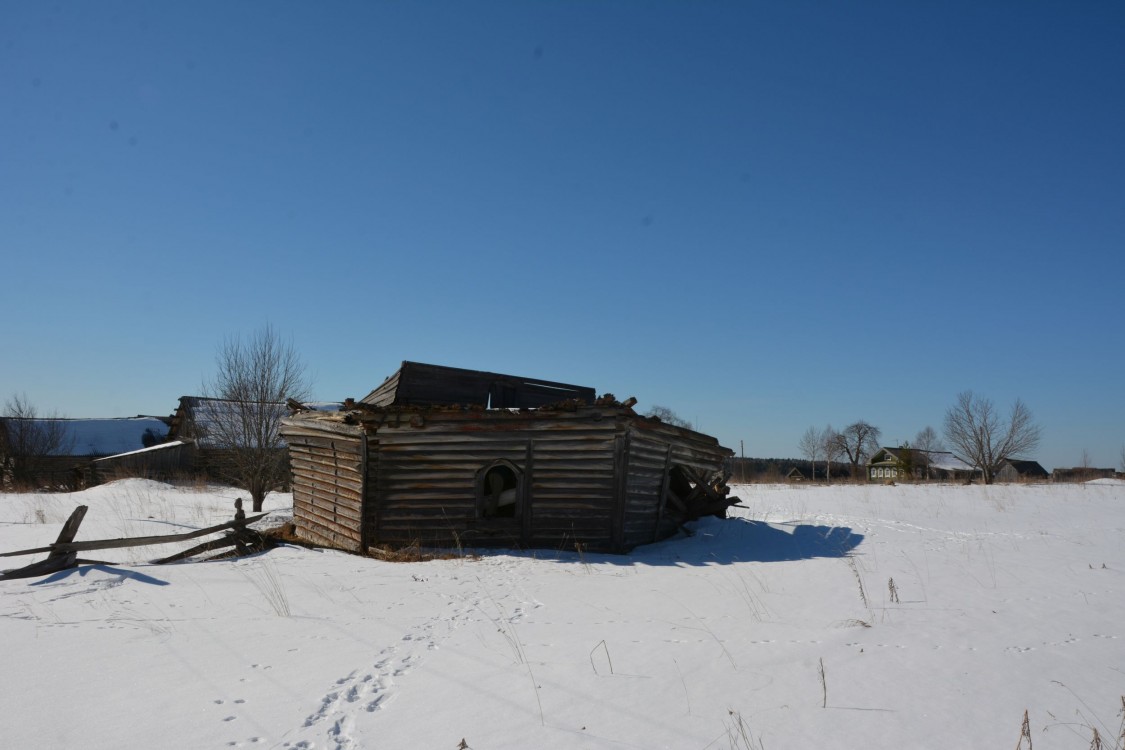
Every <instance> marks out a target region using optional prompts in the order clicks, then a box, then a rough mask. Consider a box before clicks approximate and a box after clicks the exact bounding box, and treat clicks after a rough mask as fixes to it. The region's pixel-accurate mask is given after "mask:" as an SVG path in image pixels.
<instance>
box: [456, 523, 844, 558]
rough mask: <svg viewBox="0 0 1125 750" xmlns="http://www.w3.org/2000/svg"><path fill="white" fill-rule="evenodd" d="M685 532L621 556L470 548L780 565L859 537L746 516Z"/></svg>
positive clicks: (840, 551)
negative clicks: (755, 519) (766, 521)
mask: <svg viewBox="0 0 1125 750" xmlns="http://www.w3.org/2000/svg"><path fill="white" fill-rule="evenodd" d="M687 530H688V533H687V534H685V533H683V532H680V533H679V534H676V535H675V536H673V537H671V538H669V539H665V540H663V541H660V542H656V543H654V544H645V545H641V546H639V547H637V548H635V549H634V550H633V551H632V552H630V553H628V554H625V555H607V554H601V553H593V552H583V553H578V552H574V551H570V550H554V551H552V550H522V551H516V550H498V549H491V550H488V549H475V550H473V552H474V554H479V555H481V556H485V557H487V556H491V555H518V556H521V557H534V558H537V559H540V560H542V559H548V560H555V561H558V562H568V563H586V564H604V565H684V566H687V565H730V564H732V563H740V562H762V563H769V562H783V561H792V560H811V559H814V558H818V557H847V556H848V555H849V554H850V553H851V552H852V550H854V549H855V548H856V547H858V546H859V545H860V544H861V543H862V542H863V535H862V534H857V533H855V532H853V531H852V530H851V529H850V528H848V527H846V526H812V525H809V524H794V525H788V524H768V523H765V522H763V521H751V520H749V519H745V518H728V519H718V518H704V519H700V520H699V521H696V522H694V523H692V524H689V526H688V529H687Z"/></svg>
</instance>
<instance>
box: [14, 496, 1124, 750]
mask: <svg viewBox="0 0 1125 750" xmlns="http://www.w3.org/2000/svg"><path fill="white" fill-rule="evenodd" d="M735 492H736V494H738V495H739V496H740V497H742V498H743V502H744V503H745V505H746V508H745V509H741V510H738V511H737V514H738V517H737V518H734V519H730V520H727V521H719V520H717V519H708V520H707V521H705V522H701V523H699V524H697V525H696V526H695V534H694V536H692V537H690V538H677V539H672V540H668V541H666V542H662V543H660V544H655V545H652V546H649V547H642V548H639V549H637V550H636V551H635V552H634V553H633V554H631V555H628V556H621V557H614V556H600V555H591V554H586V555H579V554H578V553H576V552H575V551H574V550H564V551H556V552H550V551H529V552H521V553H507V554H504V553H487V554H485V555H483V556H480V557H469V556H466V557H464V558H459V559H453V560H443V561H435V562H426V563H388V562H381V561H378V560H374V559H365V558H361V557H356V556H351V555H346V554H342V553H338V552H330V551H313V550H307V549H303V548H296V547H286V548H281V549H276V550H273V551H271V552H268V553H266V554H264V555H260V556H257V557H253V558H248V559H242V560H237V561H222V562H211V563H195V564H180V565H167V566H157V565H150V564H148V563H146V562H145V561H146V560H148V559H151V558H156V557H160V556H163V555H167V554H170V553H171V552H173V551H175V549H176V547H174V546H171V545H168V546H159V547H145V548H135V549H131V550H109V551H105V552H98V553H89V555H88V556H90V557H98V558H103V559H106V560H111V561H114V562H113V564H108V565H101V566H95V567H83V568H81V569H79V570H74V571H67V572H64V573H60V574H56V575H53V576H50V577H47V578H44V579H30V580H18V581H6V582H0V653H2V654H3V657H2V661H0V664H2V665H3V670H2V675H3V679H2V680H0V745H2V746H4V747H20V748H222V747H291V748H295V747H316V748H393V749H395V750H398V749H400V748H438V749H443V750H455V749H456V748H460V747H468V748H473V750H496V749H497V748H645V749H646V750H651V749H652V748H687V749H694V750H703V749H704V748H769V749H770V750H776V749H778V748H895V750H902V748H984V747H989V748H995V747H1003V748H1014V747H1016V746H1017V742H1019V741H1020V734H1021V725H1022V722H1023V716H1024V711H1025V710H1026V711H1027V712H1028V715H1029V719H1030V731H1031V738H1032V740H1033V742H1034V746H1035V748H1037V749H1038V750H1057V749H1060V748H1081V749H1083V750H1085V748H1088V747H1090V746H1091V740H1092V738H1093V733H1094V730H1095V729H1096V730H1097V731H1098V733H1099V735H1100V738H1101V741H1102V743H1103V747H1106V748H1110V747H1118V748H1120V747H1122V746H1123V742H1122V739H1121V726H1122V721H1123V719H1125V717H1123V716H1122V713H1121V711H1122V701H1123V699H1122V695H1125V483H1121V482H1116V481H1113V480H1100V481H1098V482H1092V483H1088V484H1084V485H1070V486H1065V485H1064V486H1047V485H1044V486H992V487H981V486H973V487H963V486H901V485H900V486H897V487H886V486H836V487H831V488H826V487H788V486H773V485H763V486H759V485H756V486H749V487H736V488H735ZM237 494H238V493H237V491H235V490H231V489H228V488H214V487H212V488H209V489H207V490H202V491H201V490H189V489H177V488H173V487H170V486H168V485H163V484H159V483H155V482H149V481H144V480H126V481H121V482H116V483H114V484H111V485H107V486H103V487H97V488H94V489H91V490H87V491H85V492H81V493H75V494H59V495H49V494H38V495H0V551H9V550H15V549H22V548H28V547H35V546H42V545H45V544H47V543H49V542H51V541H54V538H55V536H56V535H57V534H58V531H59V528H60V526H61V523H62V521H63V520H65V518H66V517H67V516H68V515H69V513H70V511H71V510H72V509H73V507H74V506H75V505H78V504H87V505H89V506H90V510H89V513H88V514H87V516H86V520H85V522H84V523H83V525H82V528H81V530H80V532H79V535H78V539H80V540H81V539H95V538H105V537H115V536H123V535H139V534H159V533H175V532H179V531H184V530H189V529H191V528H199V527H203V526H206V525H208V524H211V523H221V522H223V521H226V520H229V519H230V517H231V515H232V501H233V499H234V498H235V497H236V496H237ZM289 503H290V499H289V497H288V496H286V495H274V496H271V497H270V499H269V500H268V501H267V509H274V510H276V511H277V512H276V514H275V516H276V517H277V518H284V517H286V516H287V515H288V513H289V511H290V508H289ZM189 544H191V543H181V544H180V545H179V547H181V548H182V547H186V546H188V545H189ZM41 558H42V556H39V557H22V558H4V559H2V560H0V564H2V565H3V567H17V566H20V565H24V564H26V563H28V562H32V561H33V560H36V559H41ZM892 579H893V581H894V590H895V592H896V596H892V591H891V587H890V585H889V584H890V581H891V580H892ZM822 669H823V678H822V677H821V674H822V672H821V670H822ZM1023 747H1025V748H1026V747H1030V745H1029V744H1028V743H1027V740H1026V739H1025V740H1024V741H1023Z"/></svg>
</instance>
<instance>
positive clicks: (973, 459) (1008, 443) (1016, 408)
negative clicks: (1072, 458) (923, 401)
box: [945, 391, 1041, 484]
mask: <svg viewBox="0 0 1125 750" xmlns="http://www.w3.org/2000/svg"><path fill="white" fill-rule="evenodd" d="M1040 434H1041V431H1040V428H1039V426H1038V425H1037V424H1035V422H1034V421H1033V419H1032V416H1031V410H1030V409H1028V408H1027V405H1026V404H1024V403H1023V401H1020V400H1019V399H1018V398H1017V399H1016V401H1015V403H1014V404H1012V409H1011V411H1010V412H1009V414H1008V417H1007V418H1006V419H1005V418H1004V417H1002V416H1001V415H1000V413H999V412H997V410H996V407H995V406H994V405H993V404H992V401H991V399H987V398H983V397H981V396H975V395H973V392H972V391H964V392H963V393H960V394H958V395H957V403H956V404H954V405H953V406H951V407H950V408H949V410H948V411H946V412H945V439H946V440H947V441H948V442H949V445H950V446H951V447H952V448H953V450H954V451H955V452H957V453H959V454H960V457H961V458H962V459H964V460H965V461H967V462H968V463H970V464H972V465H973V466H974V467H976V468H978V469H980V471H981V475H982V477H983V478H984V482H985V484H992V482H993V480H994V479H995V477H996V472H997V471H998V470H999V469H1000V465H1001V464H1002V463H1003V462H1004V461H1006V460H1008V459H1009V458H1021V457H1025V456H1027V455H1028V454H1030V453H1031V452H1032V451H1034V450H1035V449H1036V448H1037V447H1038V446H1039V437H1040Z"/></svg>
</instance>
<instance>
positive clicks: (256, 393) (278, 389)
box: [200, 325, 309, 513]
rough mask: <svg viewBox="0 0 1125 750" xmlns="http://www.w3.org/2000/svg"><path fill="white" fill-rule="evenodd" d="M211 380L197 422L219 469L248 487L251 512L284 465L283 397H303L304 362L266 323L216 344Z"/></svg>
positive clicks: (282, 472)
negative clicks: (213, 450) (244, 336)
mask: <svg viewBox="0 0 1125 750" xmlns="http://www.w3.org/2000/svg"><path fill="white" fill-rule="evenodd" d="M215 364H216V373H215V377H214V379H213V380H211V381H210V382H207V383H205V384H204V386H203V392H204V394H205V395H206V396H207V397H208V398H211V399H216V400H215V401H210V402H206V405H205V407H204V412H203V414H202V415H201V416H202V417H203V419H204V421H205V424H203V425H200V426H201V427H202V431H203V432H204V434H205V435H206V440H207V441H208V442H209V444H210V445H211V446H213V447H215V448H218V449H220V450H221V451H222V452H223V454H224V456H225V460H224V461H223V462H222V465H221V466H220V467H219V471H220V473H221V474H223V475H224V478H226V479H227V480H228V481H230V482H231V483H232V484H234V485H235V486H237V487H241V488H242V489H244V490H246V491H247V492H248V493H250V498H251V500H253V503H254V512H255V513H258V512H261V510H262V502H263V501H264V500H265V497H266V494H267V493H268V492H269V491H270V490H273V489H274V488H276V487H277V486H278V485H279V484H281V483H282V482H283V481H284V480H285V478H286V474H287V472H288V471H289V461H288V451H287V450H286V446H285V442H284V440H283V439H282V437H281V434H280V432H279V428H280V427H281V419H282V418H283V417H284V416H285V415H286V414H287V413H288V410H287V409H286V406H285V402H286V400H287V399H290V398H292V399H296V400H297V401H304V400H307V399H308V393H309V384H308V380H307V378H306V375H305V366H304V364H303V363H302V361H301V358H300V357H299V356H298V354H297V352H296V350H295V349H294V348H293V346H292V344H288V343H285V342H283V341H282V340H281V337H280V336H279V335H278V333H277V332H276V331H275V330H274V329H273V328H272V327H271V326H268V325H267V326H265V327H264V328H262V329H260V330H258V331H257V332H255V333H254V334H253V335H251V336H250V337H249V338H247V339H245V340H243V339H242V338H241V337H238V336H235V337H233V338H228V339H226V340H225V341H224V342H223V344H222V346H220V347H219V351H218V354H217V356H216V360H215Z"/></svg>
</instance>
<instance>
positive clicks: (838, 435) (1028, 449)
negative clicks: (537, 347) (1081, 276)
mask: <svg viewBox="0 0 1125 750" xmlns="http://www.w3.org/2000/svg"><path fill="white" fill-rule="evenodd" d="M943 427H944V430H943V434H944V438H945V440H944V442H943V440H942V438H941V437H940V436H939V435H938V433H937V431H936V430H935V429H934V428H933V427H931V426H930V425H926V426H925V427H924V428H922V429H921V430H919V431H918V434H917V435H915V437H914V441H913V442H906V443H904V444H903V445H901V446H898V447H901V448H906V449H913V450H918V451H927V452H929V451H945V450H948V451H951V452H952V453H953V454H954V455H956V456H957V457H958V458H960V459H961V460H963V461H965V462H966V463H967V464H969V465H970V466H972V467H973V468H974V469H977V470H979V471H980V472H981V478H982V479H983V480H984V483H985V484H992V483H993V481H995V478H996V473H997V472H998V471H999V470H1000V467H1001V466H1002V465H1003V464H1004V462H1005V461H1008V460H1012V459H1021V458H1030V456H1031V454H1032V453H1033V452H1034V451H1035V449H1036V448H1038V446H1039V440H1040V438H1041V437H1042V428H1041V427H1040V426H1039V425H1038V424H1036V423H1035V420H1034V418H1033V416H1032V413H1031V409H1029V408H1028V407H1027V405H1026V404H1025V403H1024V402H1023V401H1022V400H1020V399H1019V398H1017V399H1016V400H1015V402H1014V403H1013V404H1012V407H1011V409H1010V410H1009V411H1008V413H1007V415H1003V414H1001V412H1000V411H999V410H997V408H996V406H995V405H994V404H993V402H992V400H991V399H988V398H985V397H983V396H978V395H976V394H974V393H973V392H972V391H962V392H961V393H959V394H957V399H956V401H955V402H954V404H953V406H951V407H949V409H947V410H946V412H945V420H944V423H943ZM881 436H882V432H881V430H880V429H879V428H878V427H876V426H875V425H873V424H871V423H869V422H867V421H865V420H859V421H856V422H852V423H851V424H849V425H848V426H847V427H844V428H843V429H842V430H836V429H834V428H833V427H832V425H831V424H829V425H827V426H826V427H824V428H818V427H815V426H813V427H809V428H808V429H807V430H805V432H804V434H802V435H801V439H800V440H799V441H798V442H797V448H798V450H799V451H800V453H801V455H802V456H804V457H805V459H806V460H807V461H808V462H809V463H810V464H811V465H812V469H813V474H812V475H813V476H815V475H816V468H815V467H816V464H817V462H821V463H823V465H824V467H825V474H826V478H827V479H828V481H831V477H832V466H833V464H834V463H837V462H839V463H842V462H843V460H844V459H847V465H848V466H850V468H851V476H853V477H857V478H858V477H859V467H860V466H861V465H866V464H867V462H868V461H869V460H870V459H871V457H872V456H873V455H875V453H876V452H878V450H879V449H880V448H881V445H880V443H879V438H880V437H881ZM946 446H948V447H946ZM1122 468H1125V447H1123V448H1122Z"/></svg>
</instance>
